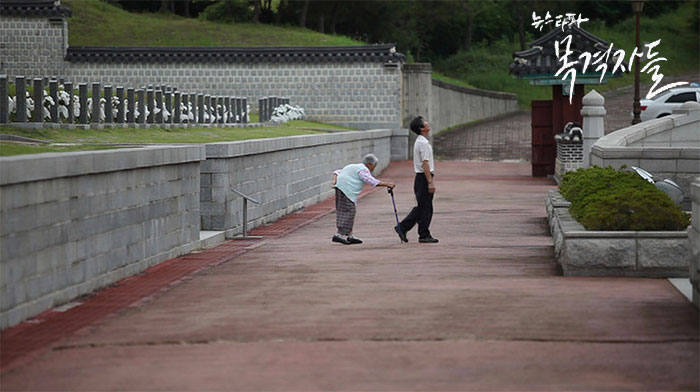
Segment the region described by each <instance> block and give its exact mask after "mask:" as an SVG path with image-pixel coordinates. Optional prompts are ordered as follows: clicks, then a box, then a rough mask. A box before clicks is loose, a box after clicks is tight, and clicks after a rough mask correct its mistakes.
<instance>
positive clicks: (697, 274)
mask: <svg viewBox="0 0 700 392" xmlns="http://www.w3.org/2000/svg"><path fill="white" fill-rule="evenodd" d="M691 198H692V200H693V207H692V208H693V217H692V225H691V226H690V227H689V228H688V242H689V245H690V283H691V285H692V287H693V303H694V304H695V306H697V307H699V308H700V177H698V178H696V179H695V182H693V184H692V186H691Z"/></svg>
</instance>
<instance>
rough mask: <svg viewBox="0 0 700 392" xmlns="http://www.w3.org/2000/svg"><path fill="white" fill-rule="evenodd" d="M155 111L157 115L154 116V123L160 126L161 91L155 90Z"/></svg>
mask: <svg viewBox="0 0 700 392" xmlns="http://www.w3.org/2000/svg"><path fill="white" fill-rule="evenodd" d="M155 108H156V109H158V110H159V111H158V113H156V114H155V117H156V123H158V124H162V123H163V90H156V107H155Z"/></svg>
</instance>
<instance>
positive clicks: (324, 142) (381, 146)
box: [201, 130, 408, 233]
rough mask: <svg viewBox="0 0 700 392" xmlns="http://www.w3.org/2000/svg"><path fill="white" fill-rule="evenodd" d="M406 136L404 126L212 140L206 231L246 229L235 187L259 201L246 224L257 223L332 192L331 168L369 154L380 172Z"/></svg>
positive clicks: (205, 172)
mask: <svg viewBox="0 0 700 392" xmlns="http://www.w3.org/2000/svg"><path fill="white" fill-rule="evenodd" d="M407 139H408V132H407V131H406V130H395V131H392V130H374V131H362V132H359V131H356V132H342V133H334V134H319V135H305V136H293V137H285V138H276V139H261V140H248V141H240V142H226V143H212V144H208V145H207V147H206V148H207V160H206V161H205V162H204V163H203V165H202V181H201V209H202V221H201V223H202V229H203V230H233V232H234V233H240V232H241V231H242V223H243V221H242V207H243V198H242V197H240V196H238V195H236V194H235V193H233V192H231V189H236V190H237V191H239V192H242V193H244V194H246V195H248V196H250V197H252V198H254V199H257V200H258V201H260V204H259V205H255V204H252V203H248V228H251V227H255V226H259V225H261V224H264V223H267V222H271V221H274V220H275V219H277V218H279V217H281V216H283V215H285V214H288V213H290V212H293V211H296V210H299V209H301V208H303V207H305V206H307V205H310V204H313V203H316V202H319V201H321V200H323V199H325V198H326V197H328V196H330V195H331V194H332V193H333V190H332V189H331V187H330V180H331V176H332V173H333V171H334V170H336V169H341V168H342V167H343V166H345V165H347V164H349V163H357V162H360V160H361V158H362V156H364V155H365V154H368V153H373V154H375V155H376V156H377V157H378V158H379V164H378V165H377V169H375V172H374V174H375V175H379V173H381V171H382V170H383V169H384V168H386V167H387V166H388V164H389V162H390V160H391V159H392V150H399V149H401V148H402V147H401V145H403V148H405V146H406V145H407V143H408V141H407ZM392 140H393V141H394V145H393V147H392ZM404 151H405V150H404ZM393 158H394V159H396V158H402V159H406V158H405V156H403V157H399V156H397V155H396V154H394V155H393Z"/></svg>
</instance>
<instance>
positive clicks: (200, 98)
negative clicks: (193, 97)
mask: <svg viewBox="0 0 700 392" xmlns="http://www.w3.org/2000/svg"><path fill="white" fill-rule="evenodd" d="M197 122H198V123H200V124H202V123H204V94H197Z"/></svg>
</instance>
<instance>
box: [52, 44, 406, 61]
mask: <svg viewBox="0 0 700 392" xmlns="http://www.w3.org/2000/svg"><path fill="white" fill-rule="evenodd" d="M404 59H405V56H404V55H402V54H401V53H397V52H396V49H395V45H394V44H381V45H365V46H331V47H320V46H319V47H315V46H309V47H254V48H245V47H85V46H71V47H69V48H68V53H67V55H66V60H68V61H74V62H146V63H156V62H159V63H162V62H166V63H170V62H175V63H181V62H188V63H189V62H197V63H199V62H225V63H246V62H297V63H298V62H357V61H362V62H383V63H387V62H391V63H397V64H398V63H401V62H403V61H404Z"/></svg>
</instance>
